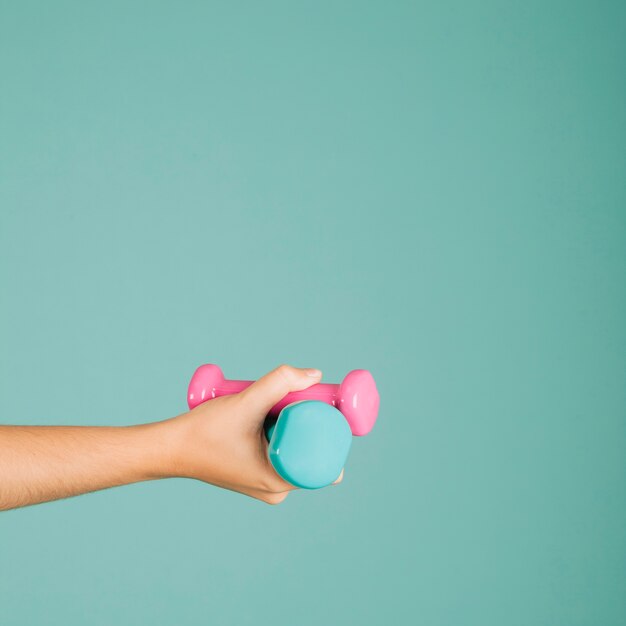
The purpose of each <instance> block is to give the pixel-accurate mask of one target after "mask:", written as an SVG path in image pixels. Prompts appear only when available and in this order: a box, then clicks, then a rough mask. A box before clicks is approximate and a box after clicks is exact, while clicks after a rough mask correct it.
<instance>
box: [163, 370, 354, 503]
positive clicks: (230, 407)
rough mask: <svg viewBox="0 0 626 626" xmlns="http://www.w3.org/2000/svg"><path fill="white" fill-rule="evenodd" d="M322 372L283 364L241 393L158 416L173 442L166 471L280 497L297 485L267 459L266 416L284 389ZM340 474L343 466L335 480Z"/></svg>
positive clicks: (268, 497) (317, 378)
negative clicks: (163, 418) (162, 417)
mask: <svg viewBox="0 0 626 626" xmlns="http://www.w3.org/2000/svg"><path fill="white" fill-rule="evenodd" d="M321 376H322V373H321V372H320V371H319V370H314V369H298V368H295V367H290V366H288V365H281V366H280V367H278V368H277V369H275V370H274V371H272V372H270V373H269V374H267V375H266V376H264V377H263V378H261V379H259V380H258V381H256V382H255V383H253V384H252V385H251V386H250V387H248V388H247V389H245V390H244V391H242V392H241V393H238V394H235V395H231V396H223V397H220V398H215V399H214V400H210V401H208V402H205V403H203V404H201V405H199V406H197V407H196V408H195V409H193V410H192V411H190V412H189V413H185V414H183V415H180V416H178V417H176V418H173V419H171V420H167V421H166V422H162V423H161V424H162V425H163V427H164V428H167V429H168V432H167V433H165V437H166V440H167V441H170V442H172V447H171V449H170V452H169V459H170V460H169V471H168V475H170V476H177V477H185V478H196V479H198V480H202V481H204V482H207V483H211V484H213V485H216V486H218V487H223V488H225V489H230V490H232V491H238V492H239V493H243V494H246V495H248V496H251V497H253V498H257V499H259V500H262V501H263V502H267V503H268V504H278V503H280V502H282V501H283V500H284V499H285V498H286V497H287V495H288V494H289V491H291V490H292V489H295V487H294V486H293V485H291V484H289V483H288V482H286V481H285V480H283V479H282V478H281V477H280V476H279V475H278V474H277V473H276V471H275V470H274V468H273V467H272V464H271V463H270V461H269V459H268V455H267V440H266V438H265V433H264V430H263V424H264V421H265V416H266V415H267V413H268V411H269V410H270V408H271V407H272V406H274V404H276V403H277V402H278V401H279V400H281V399H282V398H283V397H284V396H286V395H287V394H288V393H290V392H292V391H300V390H302V389H306V388H307V387H310V386H311V385H314V384H316V383H318V382H319V381H320V379H321ZM342 477H343V472H342V474H341V475H340V476H339V477H338V479H337V481H336V482H337V483H338V482H340V481H341V479H342Z"/></svg>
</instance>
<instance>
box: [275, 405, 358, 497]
mask: <svg viewBox="0 0 626 626" xmlns="http://www.w3.org/2000/svg"><path fill="white" fill-rule="evenodd" d="M351 445H352V432H351V431H350V427H349V426H348V422H347V421H346V419H345V417H344V416H343V415H342V414H341V413H340V412H339V411H338V410H337V409H335V408H334V407H332V406H330V405H329V404H327V403H325V402H320V401H318V400H305V401H301V402H296V403H295V404H291V405H289V406H287V407H285V408H284V409H283V410H282V411H281V413H280V415H279V417H278V421H277V422H276V425H275V426H274V428H273V430H272V431H271V439H270V442H269V446H268V455H269V459H270V461H271V463H272V465H273V466H274V469H275V470H276V472H278V474H279V475H280V476H282V478H284V479H285V480H286V481H287V482H288V483H291V484H292V485H295V486H296V487H300V488H302V489H320V488H322V487H326V486H327V485H330V484H331V483H333V482H334V481H335V480H336V479H337V478H338V477H339V474H340V473H341V470H342V469H343V467H344V465H345V463H346V459H347V458H348V453H349V452H350V446H351Z"/></svg>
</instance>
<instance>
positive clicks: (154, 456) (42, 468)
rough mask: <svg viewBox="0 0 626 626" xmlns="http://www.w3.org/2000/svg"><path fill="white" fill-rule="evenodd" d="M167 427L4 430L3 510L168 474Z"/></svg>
mask: <svg viewBox="0 0 626 626" xmlns="http://www.w3.org/2000/svg"><path fill="white" fill-rule="evenodd" d="M167 458H168V441H167V433H166V432H165V423H164V422H161V423H155V424H146V425H141V426H129V427H81V426H0V510H3V509H11V508H15V507H20V506H26V505H29V504H36V503H38V502H46V501H48V500H56V499H58V498H67V497H69V496H75V495H78V494H81V493H86V492H89V491H96V490H98V489H106V488H108V487H114V486H118V485H125V484H129V483H134V482H139V481H143V480H152V479H155V478H162V477H165V476H167V475H168V464H167Z"/></svg>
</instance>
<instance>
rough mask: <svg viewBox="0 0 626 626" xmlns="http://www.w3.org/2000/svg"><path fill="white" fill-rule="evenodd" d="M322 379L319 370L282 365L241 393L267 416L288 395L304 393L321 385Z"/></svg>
mask: <svg viewBox="0 0 626 626" xmlns="http://www.w3.org/2000/svg"><path fill="white" fill-rule="evenodd" d="M321 378H322V372H320V371H319V370H317V369H310V368H304V369H301V368H298V367H291V366H290V365H281V366H280V367H277V368H276V369H275V370H272V371H271V372H270V373H269V374H266V375H265V376H263V377H262V378H259V380H257V381H256V382H254V383H252V384H251V385H250V386H249V387H248V388H247V389H245V390H244V391H242V392H241V393H242V394H243V395H244V396H245V398H246V400H248V401H250V402H253V403H254V405H255V407H256V408H257V409H258V410H259V411H261V412H263V413H264V414H265V413H268V412H269V410H270V409H271V408H272V407H273V406H274V405H275V404H276V403H277V402H280V401H281V400H282V399H283V398H284V397H285V396H286V395H287V394H288V393H291V392H292V391H302V390H303V389H306V388H307V387H310V386H311V385H314V384H315V383H319V381H320V380H321Z"/></svg>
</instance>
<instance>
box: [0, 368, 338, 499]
mask: <svg viewBox="0 0 626 626" xmlns="http://www.w3.org/2000/svg"><path fill="white" fill-rule="evenodd" d="M321 375H322V374H321V372H320V371H319V370H312V369H298V368H294V367H290V366H288V365H281V366H280V367H278V368H277V369H275V370H274V371H272V372H270V373H269V374H267V375H266V376H264V377H263V378H260V379H259V380H258V381H257V382H255V383H254V384H253V385H251V386H250V387H248V388H247V389H246V390H245V391H242V392H241V393H239V394H236V395H232V396H226V397H222V398H216V399H215V400H211V401H210V402H206V403H204V404H201V405H200V406H198V407H196V408H195V409H193V410H192V411H189V412H188V413H183V414H182V415H179V416H177V417H174V418H171V419H168V420H164V421H161V422H154V423H151V424H142V425H138V426H123V427H104V426H103V427H100V426H0V510H6V509H12V508H17V507H21V506H27V505H30V504H37V503H40V502H47V501H50V500H58V499H60V498H68V497H70V496H76V495H79V494H82V493H87V492H90V491H97V490H99V489H106V488H109V487H116V486H120V485H126V484H130V483H135V482H140V481H145V480H156V479H159V478H174V477H178V478H194V479H197V480H202V481H204V482H207V483H210V484H212V485H216V486H217V487H222V488H224V489H230V490H232V491H237V492H239V493H243V494H245V495H248V496H251V497H252V498H256V499H258V500H262V501H263V502H267V503H268V504H279V503H280V502H282V501H283V500H284V499H285V498H286V497H287V495H288V494H289V492H290V491H291V490H292V489H294V487H293V486H292V485H290V484H289V483H287V482H286V481H284V480H283V479H282V478H281V477H280V476H279V475H278V474H277V473H276V472H275V471H274V469H273V468H272V466H271V464H270V462H269V460H268V458H267V442H266V441H265V435H264V433H263V422H264V419H265V416H266V415H267V412H268V411H269V409H270V408H271V407H272V406H273V405H274V404H276V403H277V402H278V401H279V400H281V399H282V398H283V397H284V396H285V395H287V393H289V392H291V391H300V390H302V389H306V388H307V387H310V386H311V385H314V384H315V383H318V382H319V381H320V379H321ZM342 476H343V472H342V475H341V476H340V477H339V478H338V480H337V482H340V480H341V478H342Z"/></svg>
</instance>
